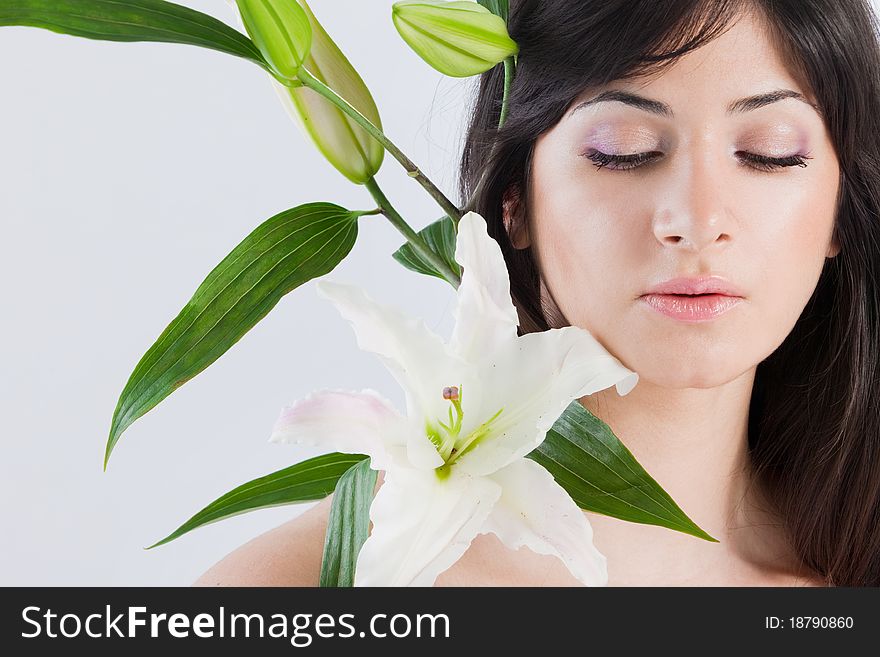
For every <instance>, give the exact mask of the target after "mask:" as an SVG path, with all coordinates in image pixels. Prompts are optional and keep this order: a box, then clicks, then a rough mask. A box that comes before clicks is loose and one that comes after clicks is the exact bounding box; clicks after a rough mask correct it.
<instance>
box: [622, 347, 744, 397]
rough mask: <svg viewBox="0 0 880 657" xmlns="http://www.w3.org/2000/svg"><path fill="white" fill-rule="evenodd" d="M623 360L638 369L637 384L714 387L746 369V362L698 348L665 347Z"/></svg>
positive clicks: (677, 387) (667, 386)
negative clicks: (696, 349)
mask: <svg viewBox="0 0 880 657" xmlns="http://www.w3.org/2000/svg"><path fill="white" fill-rule="evenodd" d="M640 361H641V362H640ZM626 363H627V367H629V368H630V369H632V370H635V371H636V372H638V374H639V383H638V385H642V384H643V383H649V384H651V385H655V386H659V387H662V388H670V389H682V388H715V387H717V386H722V385H724V384H726V383H729V382H731V381H733V380H734V379H736V378H737V377H739V376H741V375H742V373H743V372H744V371H746V370H748V369H749V367H748V365H747V364H744V363H741V362H737V363H734V362H731V359H729V358H728V357H727V356H721V357H713V356H710V355H708V354H700V352H698V351H688V352H684V353H681V352H677V351H667V352H664V353H663V354H662V355H658V354H654V355H653V357H649V358H647V359H645V358H642V359H639V358H636V359H634V360H632V361H626ZM638 385H637V386H636V387H638Z"/></svg>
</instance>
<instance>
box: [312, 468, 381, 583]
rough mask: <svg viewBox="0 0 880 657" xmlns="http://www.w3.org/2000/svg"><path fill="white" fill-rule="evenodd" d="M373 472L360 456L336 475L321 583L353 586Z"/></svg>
mask: <svg viewBox="0 0 880 657" xmlns="http://www.w3.org/2000/svg"><path fill="white" fill-rule="evenodd" d="M377 474H378V473H377V472H376V471H375V470H373V469H372V468H371V467H370V460H369V459H364V460H363V461H361V462H360V463H358V464H357V465H354V466H352V467H351V468H350V469H349V470H348V472H346V473H345V474H344V475H342V477H341V478H340V479H339V483H338V484H337V485H336V492H334V493H333V502H332V504H331V505H330V517H329V518H328V520H327V533H326V534H325V535H324V555H323V558H322V561H321V582H320V585H321V586H349V587H350V586H354V571H355V566H356V565H357V557H358V553H359V552H360V551H361V547H362V546H363V544H364V542H365V541H366V540H367V538H368V537H369V534H370V505H371V504H372V502H373V491H374V490H375V488H376V478H377Z"/></svg>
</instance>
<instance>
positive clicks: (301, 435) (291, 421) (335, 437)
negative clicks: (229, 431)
mask: <svg viewBox="0 0 880 657" xmlns="http://www.w3.org/2000/svg"><path fill="white" fill-rule="evenodd" d="M406 427H407V423H406V421H405V419H404V418H403V417H402V416H401V415H400V414H399V413H398V412H397V410H396V409H395V408H394V406H392V404H391V403H390V402H389V401H387V400H386V399H385V398H384V397H382V396H381V395H380V394H379V393H378V392H376V391H375V390H371V389H369V388H365V389H364V390H361V391H360V392H357V391H353V390H329V389H328V390H319V391H316V392H312V393H310V394H309V395H307V396H305V397H303V398H302V399H299V400H297V401H295V402H294V403H293V404H290V405H288V406H285V407H284V409H283V410H282V411H281V414H280V415H279V417H278V419H277V420H276V421H275V425H274V426H273V427H272V435H271V437H270V438H269V440H270V441H271V442H275V443H295V444H299V445H312V446H316V447H323V448H325V449H326V450H327V451H328V452H344V453H346V454H367V455H369V456H370V458H371V466H370V467H372V468H373V469H374V470H385V469H387V468H388V467H389V466H390V465H391V462H390V461H391V456H392V455H393V454H395V455H396V454H401V453H402V452H401V450H400V448H399V446H400V445H401V444H402V441H403V436H404V435H405V432H406ZM395 458H397V457H395Z"/></svg>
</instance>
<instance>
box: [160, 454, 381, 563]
mask: <svg viewBox="0 0 880 657" xmlns="http://www.w3.org/2000/svg"><path fill="white" fill-rule="evenodd" d="M366 459H367V457H366V456H364V455H362V454H343V453H341V452H332V453H330V454H322V455H320V456H316V457H314V458H311V459H307V460H305V461H302V462H300V463H297V464H296V465H292V466H290V467H289V468H284V469H283V470H279V471H278V472H273V473H272V474H268V475H266V476H264V477H259V478H257V479H254V480H252V481H249V482H247V483H246V484H242V485H241V486H238V487H237V488H234V489H232V490H231V491H229V492H228V493H226V494H225V495H223V496H221V497H218V498H217V499H216V500H214V501H213V502H211V503H210V504H209V505H208V506H206V507H205V508H204V509H202V510H201V511H199V512H198V513H196V514H195V515H194V516H193V517H192V518H190V519H189V520H187V521H186V522H185V523H183V524H182V525H181V526H180V527H178V528H177V529H176V530H174V531H173V532H172V533H171V534H169V535H168V536H166V537H165V538H163V539H162V540H161V541H157V542H156V543H153V545H151V546H150V547H148V548H146V549H147V550H150V549H152V548H154V547H156V546H158V545H163V544H164V543H168V542H169V541H173V540H174V539H175V538H179V537H180V536H183V535H184V534H186V533H187V532H191V531H192V530H193V529H196V528H197V527H201V526H203V525H207V524H210V523H212V522H217V521H218V520H224V519H226V518H231V517H232V516H237V515H239V514H241V513H247V512H248V511H254V510H256V509H266V508H268V507H272V506H281V505H285V504H297V503H300V502H310V501H312V500H319V499H321V498H324V497H326V496H327V495H329V494H330V493H332V492H333V489H334V488H336V483H337V482H338V481H339V478H340V477H341V476H342V475H343V474H345V472H346V471H348V470H349V469H350V468H351V467H352V466H354V465H357V464H358V463H359V462H361V461H364V460H366Z"/></svg>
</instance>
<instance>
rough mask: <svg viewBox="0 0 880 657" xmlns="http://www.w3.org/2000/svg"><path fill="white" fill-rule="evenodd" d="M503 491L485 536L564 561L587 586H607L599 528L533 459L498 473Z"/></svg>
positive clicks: (605, 565)
mask: <svg viewBox="0 0 880 657" xmlns="http://www.w3.org/2000/svg"><path fill="white" fill-rule="evenodd" d="M492 479H494V480H495V481H496V482H498V484H499V485H500V486H501V488H502V491H503V492H502V493H501V499H499V500H498V502H497V503H496V504H495V507H494V508H493V509H492V513H491V515H490V516H489V518H488V519H487V521H486V524H485V525H484V527H483V530H481V533H488V532H492V533H493V534H496V535H497V536H498V538H499V539H501V542H502V543H504V545H506V546H507V547H508V548H510V549H511V550H517V549H519V548H520V547H522V546H526V547H527V548H529V549H530V550H531V551H532V552H536V553H538V554H549V555H553V556H555V557H558V558H559V559H560V560H562V562H563V563H564V564H565V565H566V566H567V567H568V569H569V570H570V571H571V573H572V574H573V575H574V576H575V577H577V578H578V579H579V580H580V581H581V582H583V584H584V585H585V586H606V585H607V584H608V567H607V559H606V558H605V555H603V554H602V553H601V552H599V550H598V549H596V547H595V545H593V528H592V526H591V525H590V521H589V520H588V519H587V517H586V515H584V512H583V511H582V510H581V509H579V508H578V506H577V504H575V502H574V500H572V499H571V497H570V496H569V494H568V493H567V492H565V489H564V488H562V487H561V486H560V485H559V484H558V483H556V481H555V480H554V479H553V475H551V474H550V473H549V472H547V470H545V469H544V468H543V467H541V466H540V465H538V464H537V463H535V462H534V461H533V460H531V459H519V460H517V461H514V462H513V463H511V464H510V465H508V466H507V467H505V468H504V469H502V470H499V471H498V472H496V473H495V474H493V475H492Z"/></svg>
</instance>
